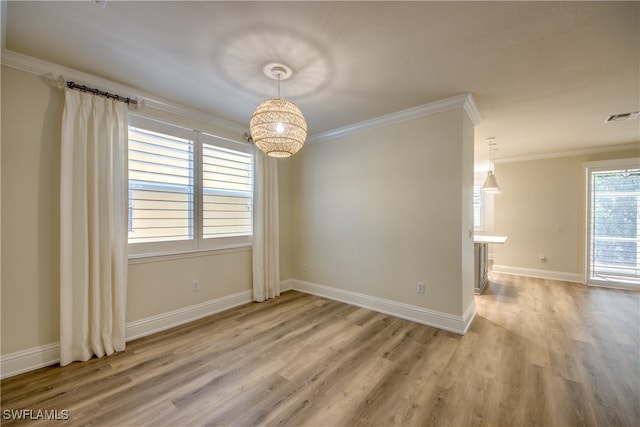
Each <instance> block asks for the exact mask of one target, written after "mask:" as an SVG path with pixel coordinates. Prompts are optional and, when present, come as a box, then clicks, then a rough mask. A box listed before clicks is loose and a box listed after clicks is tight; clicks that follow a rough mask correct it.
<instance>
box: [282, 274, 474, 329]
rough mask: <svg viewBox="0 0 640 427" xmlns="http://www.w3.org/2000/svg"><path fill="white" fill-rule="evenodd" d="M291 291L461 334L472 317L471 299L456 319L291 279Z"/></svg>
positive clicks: (426, 310)
mask: <svg viewBox="0 0 640 427" xmlns="http://www.w3.org/2000/svg"><path fill="white" fill-rule="evenodd" d="M292 289H294V290H296V291H300V292H304V293H307V294H312V295H317V296H320V297H323V298H328V299H332V300H335V301H340V302H344V303H346V304H351V305H355V306H357V307H362V308H366V309H369V310H373V311H377V312H380V313H384V314H389V315H391V316H395V317H399V318H401V319H406V320H410V321H412V322H416V323H421V324H423V325H427V326H433V327H435V328H439V329H444V330H446V331H449V332H454V333H457V334H462V335H464V334H465V333H466V332H467V330H468V329H469V326H470V325H471V322H472V321H473V318H474V317H475V314H476V308H475V307H476V306H475V300H472V302H471V304H469V306H468V307H467V308H466V310H465V312H464V314H463V315H462V316H456V315H452V314H449V313H443V312H440V311H435V310H429V309H427V308H422V307H417V306H415V305H409V304H404V303H400V302H396V301H392V300H388V299H383V298H378V297H374V296H370V295H365V294H361V293H357V292H351V291H345V290H343V289H338V288H333V287H330V286H325V285H319V284H317V283H311V282H305V281H302V280H295V279H293V280H292Z"/></svg>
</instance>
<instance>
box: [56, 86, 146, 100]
mask: <svg viewBox="0 0 640 427" xmlns="http://www.w3.org/2000/svg"><path fill="white" fill-rule="evenodd" d="M67 87H68V88H69V89H76V90H79V91H82V92H89V93H92V94H94V95H100V96H104V97H106V98H111V99H115V100H116V101H120V102H125V103H127V104H133V105H138V101H136V100H135V99H131V98H125V97H124V96H120V95H116V94H113V93H109V92H104V91H102V90H99V89H94V88H91V87H87V86H85V85H79V84H77V83H75V82H67Z"/></svg>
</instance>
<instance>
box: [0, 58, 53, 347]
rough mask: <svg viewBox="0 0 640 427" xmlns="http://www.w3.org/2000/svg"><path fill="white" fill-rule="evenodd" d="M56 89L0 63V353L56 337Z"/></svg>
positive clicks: (41, 342)
mask: <svg viewBox="0 0 640 427" xmlns="http://www.w3.org/2000/svg"><path fill="white" fill-rule="evenodd" d="M62 105H63V95H62V92H61V91H60V90H58V89H55V88H52V87H50V86H47V85H46V84H45V83H44V82H43V81H42V80H41V79H40V78H38V77H36V76H34V75H31V74H27V73H24V72H20V71H16V70H14V69H11V68H6V67H3V68H2V107H3V108H2V118H1V119H2V193H1V194H2V290H1V296H2V353H3V354H6V353H11V352H14V351H17V350H24V349H27V348H31V347H35V346H38V345H42V344H48V343H51V342H56V341H58V325H59V316H58V301H59V297H58V276H59V268H58V246H59V232H58V229H59V224H60V215H59V211H60V205H59V195H60V192H59V188H58V187H59V185H60V167H59V163H60V160H59V159H60V132H61V126H60V123H61V117H62Z"/></svg>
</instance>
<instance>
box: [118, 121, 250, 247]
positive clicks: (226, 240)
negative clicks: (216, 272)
mask: <svg viewBox="0 0 640 427" xmlns="http://www.w3.org/2000/svg"><path fill="white" fill-rule="evenodd" d="M129 122H130V126H129V252H130V254H151V253H167V252H181V251H190V250H198V249H217V248H224V247H230V246H243V245H248V244H250V243H251V236H252V211H253V209H252V207H253V156H252V154H251V147H249V146H248V145H246V144H242V143H239V142H234V141H229V140H226V139H223V138H219V137H216V136H214V135H210V134H206V133H202V132H197V131H193V130H190V129H185V128H181V127H178V126H174V125H170V124H166V123H161V122H157V121H154V120H150V119H146V118H142V117H139V116H131V117H130V119H129Z"/></svg>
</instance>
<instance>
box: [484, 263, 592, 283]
mask: <svg viewBox="0 0 640 427" xmlns="http://www.w3.org/2000/svg"><path fill="white" fill-rule="evenodd" d="M491 271H493V272H495V273H503V274H515V275H517V276H527V277H537V278H539V279H550V280H560V281H563V282H576V283H584V277H583V275H582V274H578V273H567V272H564V271H551V270H538V269H535V268H520V267H510V266H508V265H495V264H494V265H493V267H492V268H491Z"/></svg>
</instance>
